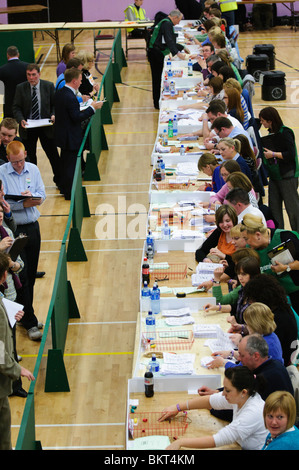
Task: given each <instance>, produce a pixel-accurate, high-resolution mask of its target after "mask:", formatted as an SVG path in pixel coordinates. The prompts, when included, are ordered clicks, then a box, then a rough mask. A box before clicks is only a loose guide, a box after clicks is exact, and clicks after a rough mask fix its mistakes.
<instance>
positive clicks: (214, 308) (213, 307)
mask: <svg viewBox="0 0 299 470" xmlns="http://www.w3.org/2000/svg"><path fill="white" fill-rule="evenodd" d="M203 309H204V310H205V311H206V312H211V311H217V310H219V306H218V305H213V304H206V305H204V308H203Z"/></svg>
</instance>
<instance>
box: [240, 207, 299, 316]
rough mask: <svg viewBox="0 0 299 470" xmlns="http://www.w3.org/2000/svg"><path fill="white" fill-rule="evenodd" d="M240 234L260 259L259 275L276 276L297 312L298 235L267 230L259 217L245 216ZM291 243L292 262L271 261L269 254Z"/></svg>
mask: <svg viewBox="0 0 299 470" xmlns="http://www.w3.org/2000/svg"><path fill="white" fill-rule="evenodd" d="M241 232H242V233H243V236H244V238H245V240H246V241H247V243H248V245H249V246H250V248H253V249H254V250H256V252H257V253H258V255H259V257H260V267H261V273H265V274H271V275H273V276H277V279H278V281H279V283H280V284H281V285H282V286H283V287H284V289H285V292H286V294H287V295H288V296H289V298H290V301H291V304H292V307H293V309H294V310H295V312H297V313H298V312H299V261H298V260H299V234H298V233H297V232H292V231H291V230H280V229H269V228H267V227H265V226H264V224H263V222H262V219H261V217H259V216H256V215H253V214H245V215H244V218H243V221H242V226H241ZM288 240H290V241H291V244H292V259H293V261H291V262H288V263H285V262H279V261H274V262H273V260H271V257H270V256H269V254H271V253H270V252H271V251H272V250H273V248H275V247H277V246H278V245H280V244H281V243H284V242H287V241H288Z"/></svg>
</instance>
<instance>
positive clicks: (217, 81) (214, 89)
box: [208, 77, 223, 95]
mask: <svg viewBox="0 0 299 470" xmlns="http://www.w3.org/2000/svg"><path fill="white" fill-rule="evenodd" d="M208 87H210V90H211V93H212V94H213V95H218V93H220V91H221V90H222V88H223V81H222V78H221V77H213V78H211V79H210V80H209V83H208Z"/></svg>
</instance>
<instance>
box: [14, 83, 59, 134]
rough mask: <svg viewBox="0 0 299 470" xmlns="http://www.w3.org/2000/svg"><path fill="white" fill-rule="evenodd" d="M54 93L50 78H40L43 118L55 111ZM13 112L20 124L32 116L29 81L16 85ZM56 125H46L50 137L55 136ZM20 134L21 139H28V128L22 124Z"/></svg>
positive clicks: (41, 112) (41, 114)
mask: <svg viewBox="0 0 299 470" xmlns="http://www.w3.org/2000/svg"><path fill="white" fill-rule="evenodd" d="M54 94H55V88H54V84H53V83H52V82H49V81H48V80H40V98H41V103H40V117H41V119H45V118H50V117H51V116H52V115H53V114H55V112H54ZM12 109H13V114H14V118H15V119H16V121H17V122H18V123H19V124H20V123H21V121H23V120H27V119H29V118H30V113H31V88H30V84H29V82H28V81H26V82H24V83H20V84H19V85H17V87H16V92H15V97H14V102H13V107H12ZM53 127H54V126H49V127H45V128H44V129H45V131H46V133H47V136H48V137H49V138H53V136H54V129H53ZM19 135H20V137H21V139H24V140H26V138H27V130H26V129H24V128H23V127H22V126H21V125H20V127H19Z"/></svg>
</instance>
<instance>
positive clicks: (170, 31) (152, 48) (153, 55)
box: [148, 10, 185, 109]
mask: <svg viewBox="0 0 299 470" xmlns="http://www.w3.org/2000/svg"><path fill="white" fill-rule="evenodd" d="M182 17H183V15H182V13H181V12H180V11H179V10H173V11H171V12H170V13H169V15H168V16H167V17H166V18H163V20H161V21H160V22H159V23H158V24H157V25H156V26H155V28H154V31H153V34H152V37H151V39H150V41H149V50H148V60H149V63H150V66H151V72H152V86H153V100H154V107H155V108H156V109H159V99H160V89H161V76H162V72H163V66H164V58H165V56H167V55H168V54H170V53H171V54H172V56H173V57H174V56H177V57H179V58H180V59H185V54H184V53H182V51H183V50H184V46H182V45H181V44H177V43H176V36H175V32H174V26H176V25H178V24H179V22H180V21H181V19H182Z"/></svg>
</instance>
